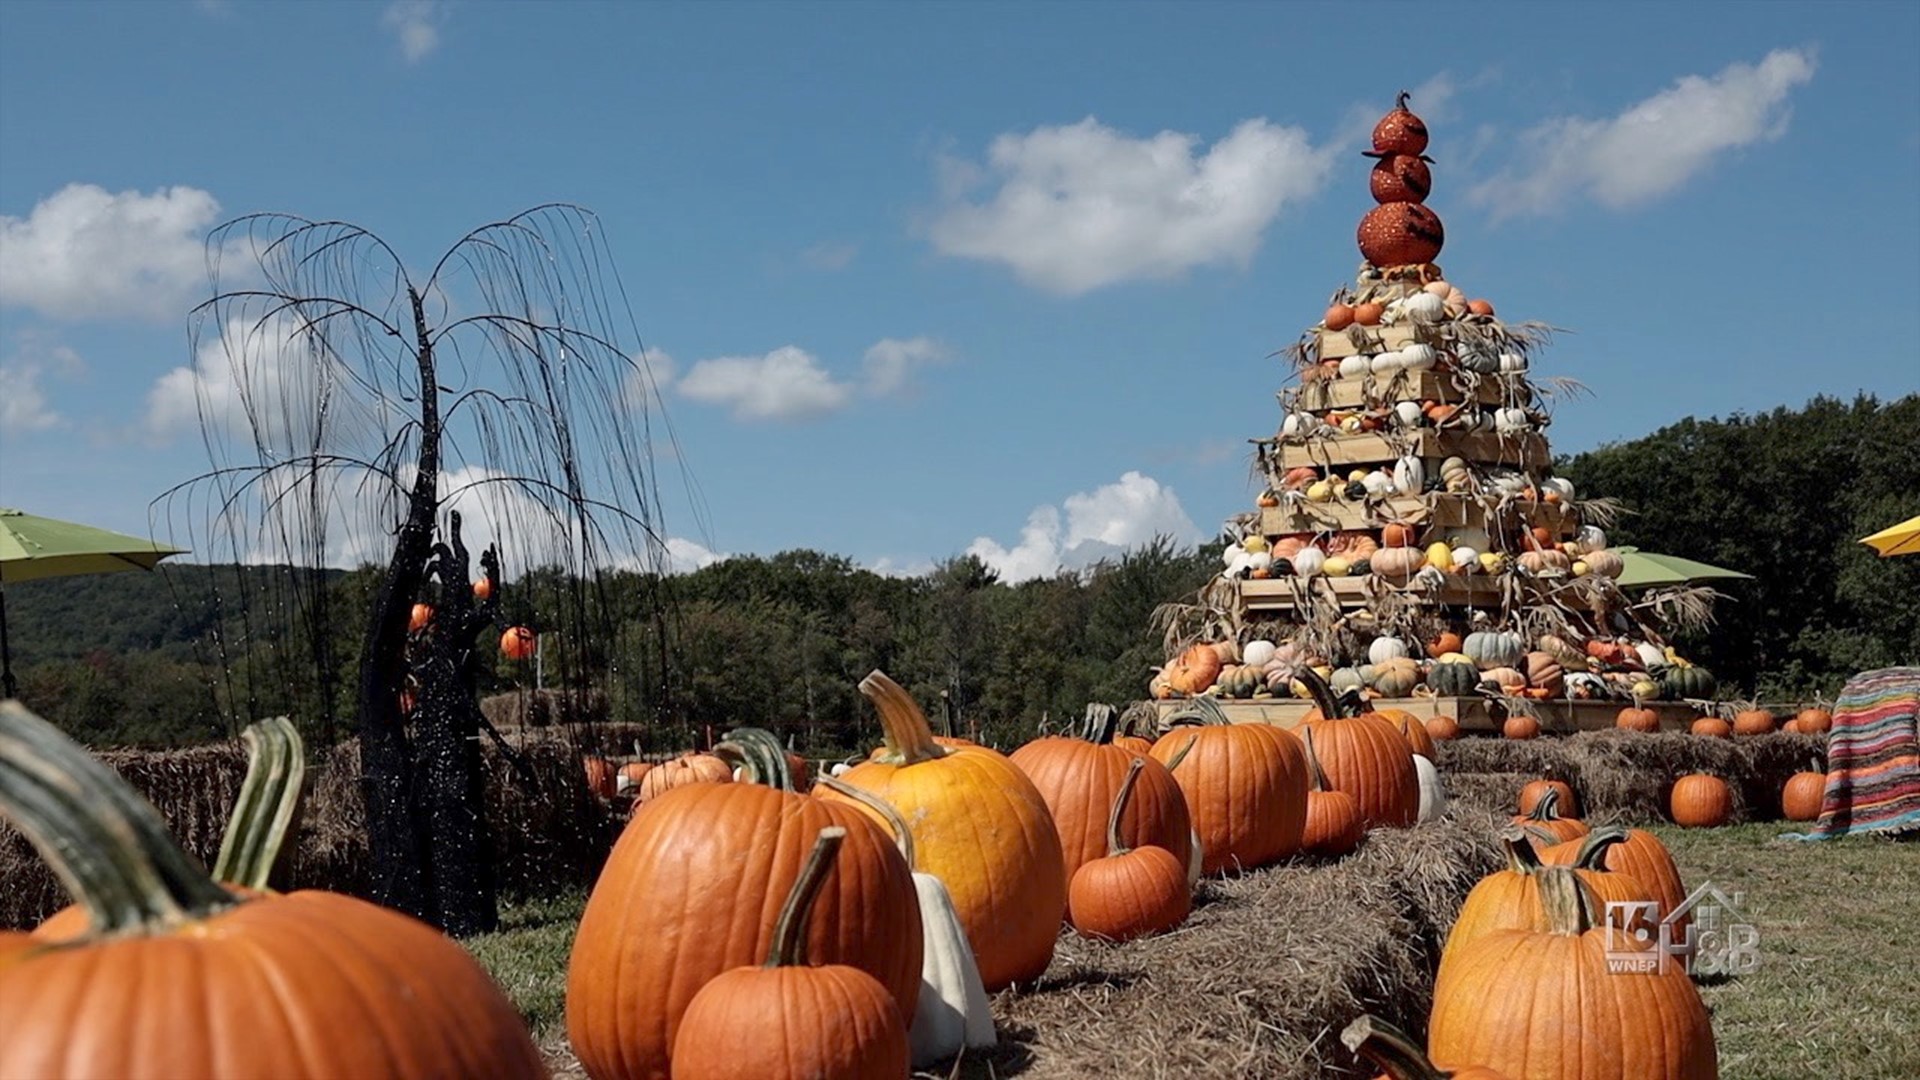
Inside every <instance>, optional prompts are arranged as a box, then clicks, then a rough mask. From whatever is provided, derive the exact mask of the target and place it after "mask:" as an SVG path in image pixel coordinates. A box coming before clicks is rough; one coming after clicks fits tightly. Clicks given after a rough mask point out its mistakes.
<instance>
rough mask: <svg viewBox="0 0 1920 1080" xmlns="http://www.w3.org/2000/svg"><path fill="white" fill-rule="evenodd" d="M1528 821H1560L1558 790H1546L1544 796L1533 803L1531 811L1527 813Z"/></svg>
mask: <svg viewBox="0 0 1920 1080" xmlns="http://www.w3.org/2000/svg"><path fill="white" fill-rule="evenodd" d="M1527 819H1528V820H1529V821H1542V822H1545V821H1559V820H1560V789H1559V788H1548V789H1547V791H1546V794H1544V795H1542V796H1540V798H1539V799H1538V800H1537V801H1535V802H1534V804H1533V809H1532V810H1531V811H1529V812H1528V813H1527Z"/></svg>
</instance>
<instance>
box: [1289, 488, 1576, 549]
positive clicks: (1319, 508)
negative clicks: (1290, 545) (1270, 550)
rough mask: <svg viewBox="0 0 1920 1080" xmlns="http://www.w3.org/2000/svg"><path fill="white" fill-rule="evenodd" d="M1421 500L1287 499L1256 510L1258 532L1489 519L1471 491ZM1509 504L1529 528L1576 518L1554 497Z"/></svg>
mask: <svg viewBox="0 0 1920 1080" xmlns="http://www.w3.org/2000/svg"><path fill="white" fill-rule="evenodd" d="M1428 498H1430V499H1431V500H1432V503H1431V504H1429V503H1428V502H1427V501H1426V500H1424V499H1421V498H1417V497H1415V496H1412V495H1398V496H1394V497H1392V498H1388V499H1382V500H1378V501H1374V502H1350V501H1348V500H1344V499H1335V500H1333V501H1330V502H1308V501H1306V500H1304V499H1287V500H1284V501H1282V502H1281V504H1280V505H1279V506H1268V507H1263V508H1261V510H1260V533H1261V535H1263V536H1266V537H1268V538H1269V539H1271V538H1273V537H1276V536H1285V535H1287V534H1288V533H1302V532H1326V531H1328V530H1336V529H1378V528H1379V527H1380V526H1382V525H1385V524H1387V523H1389V522H1394V521H1402V522H1406V523H1407V524H1409V525H1428V526H1434V527H1438V528H1445V529H1486V530H1487V531H1489V532H1491V531H1492V529H1491V528H1490V527H1489V526H1490V525H1492V524H1494V522H1493V521H1492V518H1493V511H1492V509H1491V508H1490V507H1489V506H1488V505H1487V504H1486V503H1483V502H1481V501H1480V499H1479V498H1477V497H1475V496H1472V495H1456V494H1447V493H1436V494H1434V495H1431V496H1428ZM1509 509H1510V510H1511V511H1513V512H1515V513H1517V514H1519V515H1522V516H1523V517H1524V520H1525V522H1526V524H1527V527H1528V528H1534V527H1539V528H1544V529H1550V530H1552V531H1553V533H1554V535H1556V536H1561V535H1571V531H1572V529H1573V528H1574V527H1575V526H1577V525H1578V524H1579V520H1578V517H1577V515H1576V514H1575V513H1574V512H1573V509H1572V508H1571V507H1568V506H1566V505H1564V504H1554V503H1544V502H1535V503H1513V504H1509Z"/></svg>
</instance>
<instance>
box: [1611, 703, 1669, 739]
mask: <svg viewBox="0 0 1920 1080" xmlns="http://www.w3.org/2000/svg"><path fill="white" fill-rule="evenodd" d="M1613 726H1614V727H1617V728H1620V729H1621V730H1623V731H1638V732H1641V733H1643V734H1652V733H1653V732H1656V731H1659V730H1660V714H1659V713H1657V712H1654V711H1653V710H1652V709H1643V708H1635V707H1633V706H1628V707H1627V708H1624V709H1621V710H1620V713H1619V715H1617V716H1615V717H1614V718H1613Z"/></svg>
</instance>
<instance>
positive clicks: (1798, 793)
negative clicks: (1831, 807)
mask: <svg viewBox="0 0 1920 1080" xmlns="http://www.w3.org/2000/svg"><path fill="white" fill-rule="evenodd" d="M1826 797H1827V774H1826V773H1817V772H1797V773H1794V774H1793V775H1792V776H1790V777H1788V778H1787V783H1786V786H1784V787H1782V788H1781V789H1780V816H1781V817H1784V818H1786V819H1787V820H1788V821H1817V820H1818V819H1819V817H1820V809H1821V806H1822V805H1823V804H1824V803H1825V801H1826Z"/></svg>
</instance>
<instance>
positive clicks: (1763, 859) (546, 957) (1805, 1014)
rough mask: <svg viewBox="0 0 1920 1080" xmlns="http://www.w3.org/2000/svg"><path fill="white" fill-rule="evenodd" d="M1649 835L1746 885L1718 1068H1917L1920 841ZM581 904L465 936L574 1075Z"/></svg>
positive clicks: (1681, 832) (1746, 830)
mask: <svg viewBox="0 0 1920 1080" xmlns="http://www.w3.org/2000/svg"><path fill="white" fill-rule="evenodd" d="M1654 831H1655V832H1656V833H1658V834H1659V835H1660V838H1661V839H1662V840H1664V841H1665V842H1666V843H1667V844H1668V846H1669V847H1671V848H1672V849H1673V852H1674V855H1675V857H1676V858H1677V859H1678V860H1679V863H1680V868H1681V872H1682V874H1683V875H1684V877H1685V879H1686V882H1687V885H1688V887H1689V888H1691V887H1694V886H1697V885H1699V884H1700V883H1702V882H1705V881H1712V882H1714V883H1715V884H1716V885H1719V886H1720V887H1721V888H1722V889H1723V890H1725V891H1727V892H1728V893H1733V892H1739V893H1742V894H1744V895H1743V899H1744V905H1745V906H1744V910H1743V912H1742V914H1743V915H1745V917H1746V918H1747V920H1748V921H1749V922H1751V923H1752V924H1753V925H1754V926H1755V927H1756V928H1757V931H1758V934H1759V951H1760V961H1759V966H1758V968H1757V970H1755V971H1753V972H1752V973H1750V974H1745V975H1741V976H1738V977H1735V978H1730V979H1725V980H1719V981H1712V982H1709V983H1708V984H1707V985H1704V986H1703V987H1702V988H1701V992H1702V995H1703V996H1704V997H1705V999H1706V1002H1707V1006H1708V1007H1709V1008H1710V1009H1712V1010H1713V1027H1714V1033H1715V1036H1716V1037H1717V1039H1718V1041H1719V1049H1720V1071H1721V1075H1722V1076H1724V1077H1728V1078H1730V1080H1732V1078H1737V1080H1805V1078H1806V1077H1810V1076H1844V1077H1848V1078H1850V1080H1912V1078H1914V1077H1920V1038H1916V1037H1915V1033H1916V1032H1920V994H1916V993H1915V990H1914V988H1915V986H1916V985H1920V843H1892V842H1888V841H1884V840H1877V839H1871V838H1860V839H1850V840H1845V841H1841V842H1838V843H1824V844H1801V843H1790V842H1783V841H1779V840H1776V839H1775V838H1776V837H1777V836H1778V835H1779V834H1780V833H1782V832H1784V831H1786V829H1785V827H1784V826H1782V825H1780V824H1778V823H1765V824H1756V825H1743V826H1736V827H1732V828H1725V829H1712V830H1688V829H1678V828H1672V827H1661V828H1657V829H1655V830H1654ZM582 901H583V898H582V897H580V896H577V895H576V896H571V897H566V898H561V899H556V900H549V901H541V902H537V903H532V904H526V905H522V906H518V907H514V908H510V909H508V910H507V911H506V912H505V913H504V922H505V927H504V929H502V930H501V931H500V932H499V933H496V934H489V935H486V936H485V937H481V938H477V939H474V940H473V941H471V942H469V943H468V944H469V946H470V947H471V948H472V949H473V951H474V953H475V955H477V956H478V957H479V958H480V960H481V962H482V963H484V964H486V966H487V967H488V968H489V969H490V970H491V971H492V972H493V973H494V977H495V978H496V979H498V980H499V981H500V983H501V985H502V986H504V987H505V988H506V989H507V992H508V993H509V994H511V995H512V997H513V999H514V1002H515V1003H516V1004H517V1005H519V1007H520V1009H521V1011H522V1012H523V1013H525V1014H526V1016H527V1020H528V1023H529V1024H531V1025H532V1026H533V1029H534V1032H535V1035H536V1037H537V1038H538V1039H539V1040H540V1042H541V1045H542V1046H543V1047H544V1048H546V1049H547V1051H548V1055H549V1059H550V1060H551V1062H552V1063H553V1064H554V1066H555V1067H556V1070H557V1071H558V1072H560V1073H561V1074H562V1075H569V1074H571V1075H578V1074H577V1072H574V1071H573V1070H574V1069H577V1066H575V1065H574V1064H573V1062H572V1057H571V1055H570V1054H569V1053H567V1051H566V1022H565V1013H564V1009H565V1006H564V999H565V990H566V964H567V953H568V950H569V948H570V947H571V945H572V940H573V929H574V924H575V922H576V921H577V920H578V918H579V915H580V908H581V904H582Z"/></svg>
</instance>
